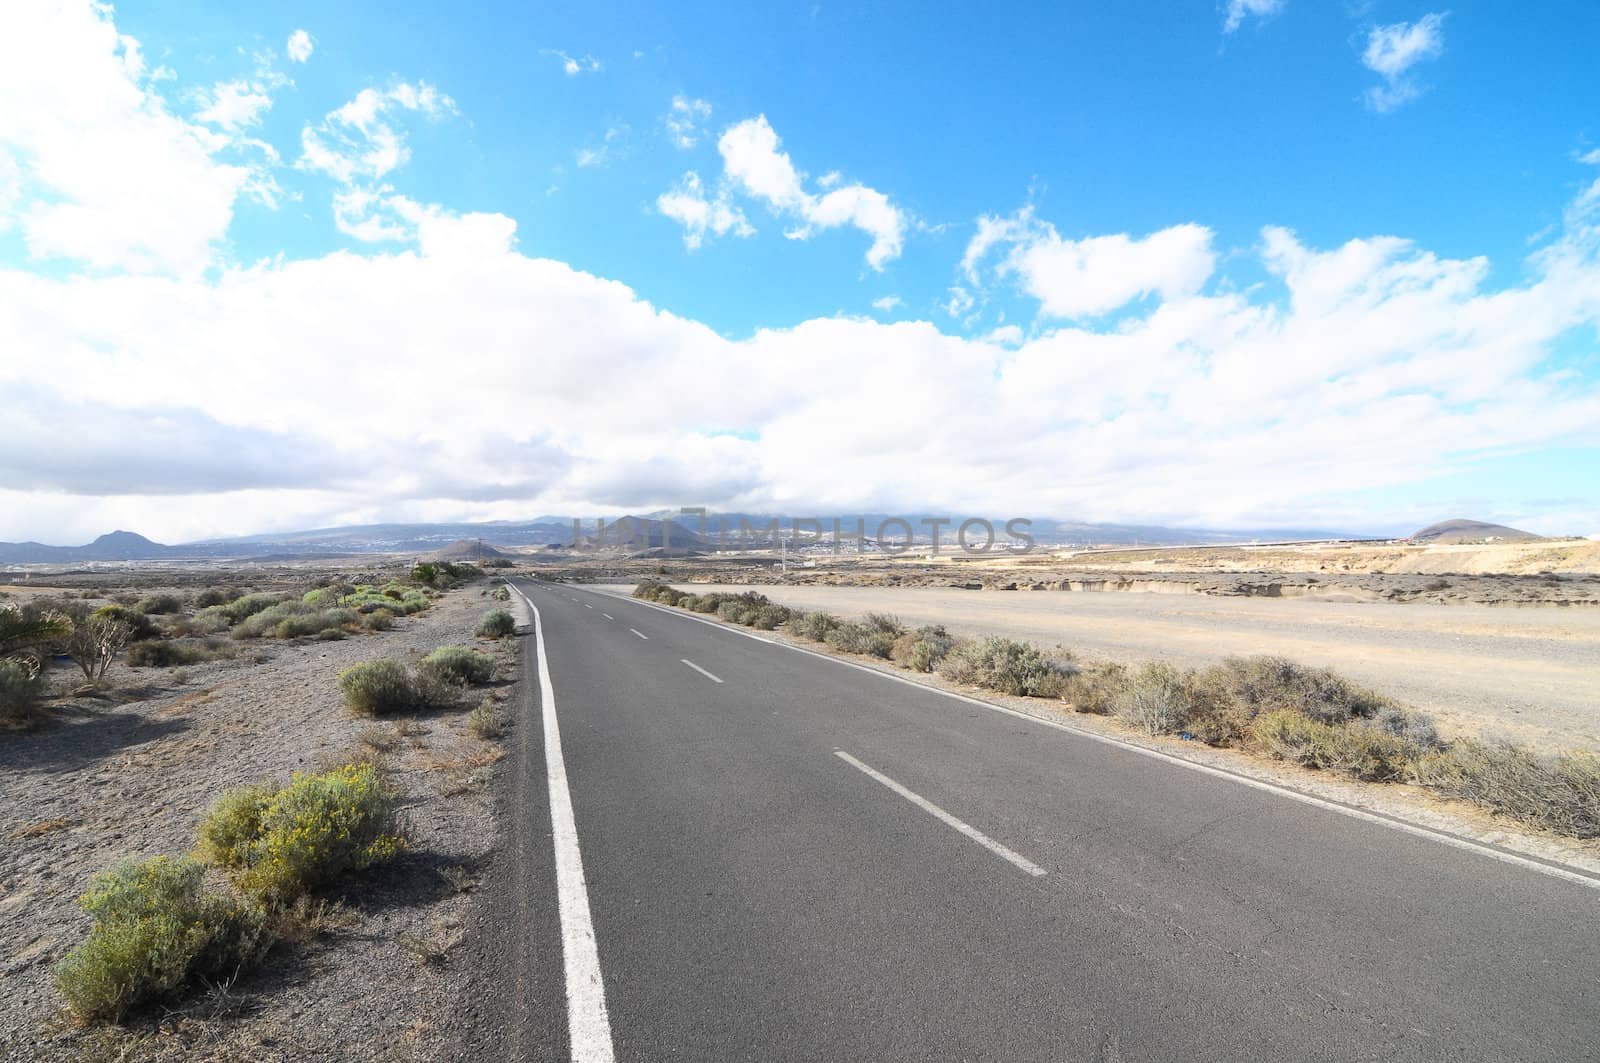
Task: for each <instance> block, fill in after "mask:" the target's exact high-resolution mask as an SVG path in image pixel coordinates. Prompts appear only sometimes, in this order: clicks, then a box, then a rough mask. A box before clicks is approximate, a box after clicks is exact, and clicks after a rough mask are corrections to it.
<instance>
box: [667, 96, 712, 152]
mask: <svg viewBox="0 0 1600 1063" xmlns="http://www.w3.org/2000/svg"><path fill="white" fill-rule="evenodd" d="M710 117H711V105H710V104H709V103H707V102H706V101H705V100H695V99H690V98H689V97H687V96H682V95H679V96H674V97H672V109H671V110H669V111H668V112H667V117H666V119H665V121H666V125H667V134H668V135H669V136H670V137H671V138H672V142H673V143H674V144H676V145H677V146H678V147H679V148H681V149H683V150H685V151H687V150H688V149H689V148H692V147H694V146H695V145H696V144H698V143H700V136H701V133H702V129H701V126H703V125H704V124H705V122H706V120H707V119H708V118H710Z"/></svg>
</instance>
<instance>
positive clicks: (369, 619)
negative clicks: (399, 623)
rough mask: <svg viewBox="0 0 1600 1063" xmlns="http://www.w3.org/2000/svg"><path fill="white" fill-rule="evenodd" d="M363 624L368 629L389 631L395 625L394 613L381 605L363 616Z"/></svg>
mask: <svg viewBox="0 0 1600 1063" xmlns="http://www.w3.org/2000/svg"><path fill="white" fill-rule="evenodd" d="M361 626H362V627H364V628H366V629H367V630H368V631H388V630H389V629H390V628H392V627H394V613H393V612H392V611H390V610H388V609H384V608H382V607H381V606H380V607H379V608H377V609H374V610H372V611H371V612H369V613H363V614H362V616H361Z"/></svg>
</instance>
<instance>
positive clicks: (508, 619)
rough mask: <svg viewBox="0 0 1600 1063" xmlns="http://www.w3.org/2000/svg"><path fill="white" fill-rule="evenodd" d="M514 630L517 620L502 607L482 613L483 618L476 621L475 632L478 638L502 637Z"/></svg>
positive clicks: (512, 632)
mask: <svg viewBox="0 0 1600 1063" xmlns="http://www.w3.org/2000/svg"><path fill="white" fill-rule="evenodd" d="M516 630H517V622H516V620H514V619H513V618H512V616H511V614H510V613H508V612H506V611H505V610H504V609H496V610H495V611H494V612H492V613H486V614H484V617H483V619H482V620H480V621H479V622H478V632H477V633H478V636H479V637H480V638H486V639H503V638H505V637H506V636H507V635H511V634H514V633H515V632H516Z"/></svg>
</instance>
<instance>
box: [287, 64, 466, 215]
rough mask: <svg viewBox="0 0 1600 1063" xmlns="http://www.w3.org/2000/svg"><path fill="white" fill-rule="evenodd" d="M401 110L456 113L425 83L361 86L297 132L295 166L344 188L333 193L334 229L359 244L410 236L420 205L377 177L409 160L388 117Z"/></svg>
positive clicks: (426, 114)
mask: <svg viewBox="0 0 1600 1063" xmlns="http://www.w3.org/2000/svg"><path fill="white" fill-rule="evenodd" d="M404 112H410V113H415V114H420V115H422V116H424V117H427V118H432V119H439V118H444V117H446V116H448V115H452V114H455V113H456V104H455V101H454V100H453V99H451V98H450V97H449V96H447V95H445V94H444V93H443V92H440V91H439V89H438V88H437V87H435V86H433V85H429V84H428V83H426V82H421V83H418V84H416V85H412V84H409V83H406V82H400V83H397V84H395V85H393V86H391V87H389V88H388V89H385V90H382V91H380V90H378V89H373V88H366V89H362V90H361V91H360V92H358V93H357V94H356V95H355V98H353V99H351V100H350V101H349V102H348V103H345V104H344V105H343V106H340V107H338V108H335V109H334V110H332V111H329V112H328V114H327V116H326V117H325V118H324V119H323V120H322V122H321V124H320V125H318V126H316V127H312V126H310V125H307V126H305V127H304V128H303V129H302V130H301V131H300V158H299V159H298V160H297V161H296V162H295V166H296V167H297V168H298V169H301V170H307V171H311V172H315V173H322V174H326V175H327V176H329V177H331V178H333V179H334V180H335V181H336V182H338V183H339V184H340V185H341V186H342V187H341V188H339V189H338V190H337V191H335V193H334V197H333V217H334V224H335V225H336V226H337V227H338V229H339V231H340V232H342V233H344V234H346V235H347V236H350V237H353V238H354V239H357V240H361V241H363V242H365V243H375V242H378V241H384V240H412V239H415V238H416V237H417V235H418V228H419V227H418V223H419V218H420V213H419V212H422V211H425V210H434V209H437V208H432V207H428V208H424V207H421V206H419V205H417V204H416V203H414V202H413V201H412V200H410V199H408V198H407V197H405V196H401V195H396V194H395V192H394V189H393V188H392V187H391V186H390V185H388V184H386V183H384V181H383V179H384V178H385V177H387V176H388V175H389V174H390V173H392V172H393V171H395V170H397V169H399V168H400V167H401V166H403V165H405V163H406V162H407V161H408V160H409V159H410V158H411V149H410V148H409V147H408V146H407V144H406V134H405V131H404V129H402V128H398V127H397V126H396V125H395V124H394V121H393V119H394V118H395V117H396V116H397V115H400V114H401V113H404Z"/></svg>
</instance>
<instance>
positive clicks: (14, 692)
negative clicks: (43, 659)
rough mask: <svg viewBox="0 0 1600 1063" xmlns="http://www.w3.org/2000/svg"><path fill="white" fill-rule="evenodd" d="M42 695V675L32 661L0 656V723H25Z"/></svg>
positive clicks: (35, 708)
mask: <svg viewBox="0 0 1600 1063" xmlns="http://www.w3.org/2000/svg"><path fill="white" fill-rule="evenodd" d="M43 696H44V676H42V675H40V674H39V672H38V670H37V669H35V668H34V667H33V665H32V663H30V662H28V661H23V660H18V659H16V658H10V657H7V658H0V723H6V724H13V725H15V724H26V723H28V722H30V721H31V720H32V719H33V716H34V713H35V712H36V711H37V710H38V707H39V699H40V698H41V697H43Z"/></svg>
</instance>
